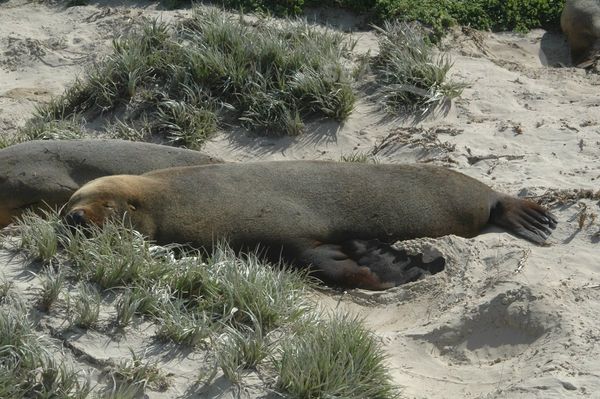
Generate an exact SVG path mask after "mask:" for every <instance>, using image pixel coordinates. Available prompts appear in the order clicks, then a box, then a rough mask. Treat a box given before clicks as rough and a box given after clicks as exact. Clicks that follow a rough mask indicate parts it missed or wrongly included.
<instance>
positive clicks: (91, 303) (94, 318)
mask: <svg viewBox="0 0 600 399" xmlns="http://www.w3.org/2000/svg"><path fill="white" fill-rule="evenodd" d="M101 302H102V297H101V295H100V293H99V292H98V290H97V289H96V288H95V287H94V286H93V285H91V284H88V283H82V284H80V285H79V293H78V295H77V296H76V297H74V298H69V314H70V318H71V324H72V325H75V326H77V327H81V328H92V327H94V326H95V325H96V324H97V323H98V319H99V317H100V304H101Z"/></svg>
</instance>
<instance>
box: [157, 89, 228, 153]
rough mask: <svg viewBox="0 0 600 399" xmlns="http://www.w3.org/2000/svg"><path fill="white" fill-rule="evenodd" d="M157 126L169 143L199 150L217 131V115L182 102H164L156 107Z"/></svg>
mask: <svg viewBox="0 0 600 399" xmlns="http://www.w3.org/2000/svg"><path fill="white" fill-rule="evenodd" d="M157 115H158V120H159V122H157V126H158V129H159V130H160V131H163V132H165V133H164V134H165V135H166V136H167V138H168V139H169V141H171V142H173V143H175V144H180V145H183V146H185V147H187V148H199V147H200V146H201V144H202V143H204V141H206V139H207V138H209V137H210V136H212V135H213V133H215V132H216V130H217V115H216V114H215V113H214V112H213V111H211V110H208V109H202V108H197V107H196V106H194V105H191V104H188V103H185V102H183V101H175V100H169V101H164V102H162V103H160V104H159V106H158V114H157Z"/></svg>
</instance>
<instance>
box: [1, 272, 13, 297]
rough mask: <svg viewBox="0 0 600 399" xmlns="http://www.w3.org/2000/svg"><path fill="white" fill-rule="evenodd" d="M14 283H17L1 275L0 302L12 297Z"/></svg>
mask: <svg viewBox="0 0 600 399" xmlns="http://www.w3.org/2000/svg"><path fill="white" fill-rule="evenodd" d="M14 285H15V283H14V282H13V281H10V280H8V279H7V278H6V277H5V276H2V277H0V304H3V303H5V302H6V301H8V300H9V299H10V298H11V294H12V289H13V287H14Z"/></svg>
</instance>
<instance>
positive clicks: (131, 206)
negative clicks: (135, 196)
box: [127, 204, 135, 212]
mask: <svg viewBox="0 0 600 399" xmlns="http://www.w3.org/2000/svg"><path fill="white" fill-rule="evenodd" d="M127 205H129V210H130V211H132V212H133V211H135V205H132V204H127Z"/></svg>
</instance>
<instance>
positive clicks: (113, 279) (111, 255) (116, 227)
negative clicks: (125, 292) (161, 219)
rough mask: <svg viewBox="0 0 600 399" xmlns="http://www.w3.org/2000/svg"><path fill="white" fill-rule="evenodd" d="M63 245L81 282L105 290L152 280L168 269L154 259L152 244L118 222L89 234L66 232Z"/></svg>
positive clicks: (81, 231)
mask: <svg viewBox="0 0 600 399" xmlns="http://www.w3.org/2000/svg"><path fill="white" fill-rule="evenodd" d="M88 235H89V236H90V237H92V239H88V237H87V236H88ZM62 245H63V246H64V247H65V250H66V253H67V256H68V258H69V259H70V260H71V261H72V262H73V266H74V270H75V272H76V273H77V274H78V275H79V276H80V278H84V279H86V280H89V281H92V282H95V283H97V284H98V285H99V286H100V287H101V288H104V289H106V288H113V287H119V286H124V285H127V284H129V283H131V282H134V281H136V280H139V279H140V278H141V276H146V277H148V278H151V277H152V276H153V275H154V273H161V269H163V267H164V266H165V265H163V264H162V263H161V262H162V261H163V259H161V258H157V257H153V256H152V254H151V253H150V244H149V243H148V242H147V241H146V240H144V238H143V237H142V236H141V235H140V234H139V233H138V232H136V231H135V230H132V229H129V228H127V227H126V226H125V225H124V223H123V222H119V221H113V222H110V223H105V224H104V226H103V227H102V228H97V227H92V228H90V229H89V230H87V231H83V230H81V229H76V230H67V231H65V235H64V236H63V237H62Z"/></svg>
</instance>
